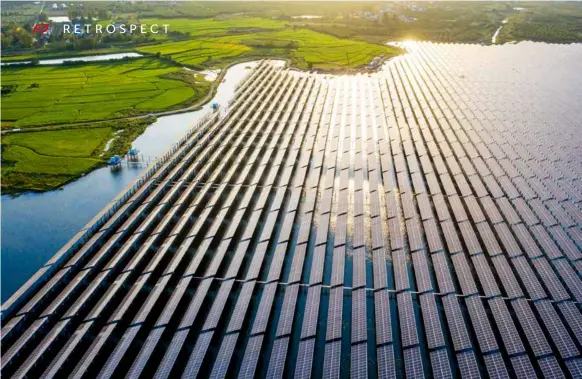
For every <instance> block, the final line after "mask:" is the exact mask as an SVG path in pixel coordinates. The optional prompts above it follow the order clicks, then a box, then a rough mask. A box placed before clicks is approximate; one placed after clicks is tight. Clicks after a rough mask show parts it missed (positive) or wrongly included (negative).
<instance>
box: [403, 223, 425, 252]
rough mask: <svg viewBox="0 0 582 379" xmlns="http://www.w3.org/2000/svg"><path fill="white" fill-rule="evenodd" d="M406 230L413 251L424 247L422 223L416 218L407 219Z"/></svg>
mask: <svg viewBox="0 0 582 379" xmlns="http://www.w3.org/2000/svg"><path fill="white" fill-rule="evenodd" d="M406 231H407V233H408V243H409V246H410V250H411V251H416V250H419V249H422V248H424V244H423V243H422V238H421V235H420V225H419V224H418V221H417V220H416V219H411V220H407V221H406Z"/></svg>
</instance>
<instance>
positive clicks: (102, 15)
mask: <svg viewBox="0 0 582 379" xmlns="http://www.w3.org/2000/svg"><path fill="white" fill-rule="evenodd" d="M108 18H109V15H108V14H107V10H105V9H99V19H100V20H107V19H108Z"/></svg>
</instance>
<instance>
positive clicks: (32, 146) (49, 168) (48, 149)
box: [1, 119, 151, 194]
mask: <svg viewBox="0 0 582 379" xmlns="http://www.w3.org/2000/svg"><path fill="white" fill-rule="evenodd" d="M150 122H151V120H146V119H138V120H128V121H123V122H99V123H90V124H86V125H84V126H82V127H77V128H74V129H55V130H46V131H40V132H20V133H12V134H9V135H6V136H4V137H3V138H2V169H1V175H2V193H3V194H6V193H15V192H20V191H27V190H28V191H30V190H32V191H46V190H51V189H56V188H59V187H61V186H62V185H64V184H65V183H67V182H70V181H72V180H75V179H77V178H78V177H80V176H81V175H83V174H85V173H87V172H89V171H91V170H93V169H95V168H97V167H99V166H102V165H104V164H105V163H106V159H107V158H108V157H110V156H111V155H114V154H120V155H123V154H125V153H127V151H128V150H129V148H130V147H131V143H132V141H133V140H134V139H135V138H137V137H138V136H139V135H140V134H141V133H143V131H144V130H145V128H146V127H147V125H148V124H149V123H150ZM108 143H109V146H108V150H107V151H106V152H105V151H104V150H105V147H106V146H107V145H108Z"/></svg>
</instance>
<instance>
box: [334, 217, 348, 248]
mask: <svg viewBox="0 0 582 379" xmlns="http://www.w3.org/2000/svg"><path fill="white" fill-rule="evenodd" d="M347 225H348V215H347V213H344V214H342V215H339V216H338V217H337V219H336V227H335V236H334V242H333V243H334V246H341V245H345V243H346V231H347Z"/></svg>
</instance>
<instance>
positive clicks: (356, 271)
mask: <svg viewBox="0 0 582 379" xmlns="http://www.w3.org/2000/svg"><path fill="white" fill-rule="evenodd" d="M352 263H353V278H352V288H359V287H365V286H366V250H365V249H364V248H363V247H359V248H357V249H354V250H353V252H352Z"/></svg>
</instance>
